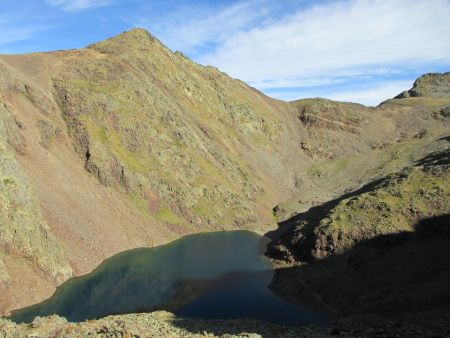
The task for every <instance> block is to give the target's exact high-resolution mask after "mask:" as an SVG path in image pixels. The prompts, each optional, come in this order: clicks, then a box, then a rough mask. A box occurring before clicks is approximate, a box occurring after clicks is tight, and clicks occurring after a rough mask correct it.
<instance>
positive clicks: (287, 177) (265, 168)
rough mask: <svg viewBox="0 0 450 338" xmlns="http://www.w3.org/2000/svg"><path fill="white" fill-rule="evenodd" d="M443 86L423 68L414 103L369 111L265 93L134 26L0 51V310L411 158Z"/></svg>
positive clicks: (265, 222) (262, 222)
mask: <svg viewBox="0 0 450 338" xmlns="http://www.w3.org/2000/svg"><path fill="white" fill-rule="evenodd" d="M448 78H449V74H447V73H446V74H440V75H437V74H434V75H426V76H425V77H423V78H422V80H420V81H419V80H418V81H417V82H416V85H415V87H417V88H420V90H419V89H417V92H418V93H421V94H420V95H409V96H408V97H407V96H406V95H405V97H404V98H401V99H393V100H388V101H386V102H385V103H383V104H382V105H381V106H379V107H377V108H372V107H370V108H369V107H364V106H361V105H357V104H351V103H341V102H333V101H329V100H324V99H307V100H299V101H295V102H289V103H288V102H282V101H279V100H274V99H271V98H269V97H266V96H265V95H263V94H262V93H260V92H258V91H257V90H255V89H254V88H251V87H249V86H247V85H246V84H245V83H243V82H241V81H239V80H235V79H232V78H230V77H228V76H227V75H226V74H224V73H222V72H220V71H219V70H217V69H215V68H213V67H205V66H201V65H198V64H195V63H194V62H192V61H191V60H189V59H188V58H187V57H185V56H184V55H183V54H181V53H179V52H175V53H173V52H171V51H170V50H169V49H167V48H166V47H165V46H163V45H162V44H161V43H160V42H159V41H158V40H157V39H156V38H155V37H153V36H152V35H150V34H149V33H148V32H146V31H145V30H141V29H135V30H132V31H129V32H125V33H123V34H121V35H119V36H116V37H114V38H111V39H109V40H105V41H103V42H100V43H97V44H94V45H91V46H88V47H87V48H84V49H80V50H70V51H58V52H51V53H36V54H29V55H1V56H0V110H1V115H0V123H1V124H0V149H1V150H2V151H1V155H0V156H1V163H0V170H1V171H0V175H1V180H0V187H1V190H0V197H1V199H0V203H1V204H0V206H1V208H2V214H1V218H0V220H1V223H0V281H1V284H0V304H1V305H0V310H1V311H2V312H3V313H8V312H9V311H10V310H11V309H14V308H17V307H22V306H25V305H30V304H32V303H35V302H37V301H39V300H43V299H44V298H47V297H48V296H50V294H51V293H52V292H53V291H54V288H55V287H56V285H58V284H60V283H61V282H62V281H63V280H66V279H67V278H68V277H70V276H71V275H79V274H83V273H86V272H87V271H89V270H91V269H92V268H94V267H95V266H96V265H98V264H99V262H100V261H102V260H103V259H105V258H107V257H109V256H112V255H113V254H115V253H117V252H120V251H123V250H126V249H130V248H135V247H140V246H152V245H158V244H161V243H163V242H166V241H169V240H171V239H174V238H177V237H179V236H181V235H183V234H187V233H192V232H198V231H208V230H214V229H244V228H245V229H252V230H255V231H259V232H261V233H263V232H267V231H269V230H273V229H275V228H276V223H277V220H278V221H282V220H285V219H288V218H289V217H291V216H293V215H295V214H298V213H301V212H304V211H306V210H308V209H309V208H310V207H312V206H315V205H319V204H322V203H324V202H327V201H329V200H332V199H335V198H339V196H341V195H342V194H343V193H348V192H350V191H353V190H355V189H357V188H359V187H361V186H362V185H364V184H365V183H368V182H370V181H371V180H374V179H377V178H382V177H384V176H386V175H388V174H390V173H394V172H397V171H400V170H401V169H403V168H404V167H406V166H408V165H412V164H413V162H414V161H415V160H418V159H419V158H420V157H424V156H425V155H426V154H428V153H430V152H431V151H434V150H436V149H437V148H436V147H438V146H437V145H436V144H437V143H438V142H437V140H438V139H439V138H442V137H443V136H445V135H448V125H449V122H448V117H449V115H450V114H449V113H448V109H450V108H449V107H450V98H448V96H446V95H441V94H439V93H441V92H443V93H446V92H447V91H446V89H445V85H443V83H448ZM446 81H447V82H446ZM428 83H431V84H432V87H433V89H430V90H428V89H426V88H428V87H429V85H428ZM424 88H425V89H424ZM427 90H428V91H427ZM429 91H432V92H433V93H438V94H433V95H431V96H427V95H428V94H426V93H428V92H429ZM413 96H414V97H413ZM446 133H447V134H446ZM435 148H436V149H435ZM414 170H416V169H414ZM414 170H413V171H414ZM414 175H416V174H414ZM420 175H422V174H420ZM423 175H425V176H426V175H428V174H426V173H425V174H423ZM414 177H416V176H414ZM420 177H421V176H420ZM420 179H422V178H420ZM423 179H428V178H426V177H425V178H423ZM298 196H300V197H298ZM358 203H359V202H358ZM361 203H362V202H361ZM274 205H278V206H277V207H276V208H275V216H276V217H274V215H273V213H272V208H273V206H274ZM333 222H334V221H333ZM333 222H331V223H333ZM333 224H334V223H333ZM336 224H337V223H336ZM331 228H332V229H334V228H335V227H330V229H331ZM337 228H338V227H336V229H337ZM330 231H331V230H330ZM333 231H334V230H333ZM350 231H353V230H351V229H350V230H349V232H350ZM333 234H335V232H333ZM333 234H332V236H334V235H333ZM336 234H337V235H336V236H338V232H336ZM286 236H287V235H286ZM283 240H284V242H283V245H284V243H288V242H289V241H290V240H289V238H288V237H284V239H283ZM333 240H334V237H333ZM313 242H314V241H313ZM335 244H336V243H334V242H333V243H331V245H332V246H333V248H334V247H335V246H336V248H341V247H342V250H345V249H346V248H347V247H346V246H345V245H344V244H342V245H341V244H336V245H335ZM328 245H330V243H328V242H326V243H325V242H324V246H325V247H327V246H328ZM286 246H288V245H286ZM339 250H340V249H339ZM294 251H295V250H294ZM24 275H26V276H27V278H26V279H24V278H22V276H24Z"/></svg>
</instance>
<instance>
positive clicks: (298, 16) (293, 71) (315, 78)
mask: <svg viewBox="0 0 450 338" xmlns="http://www.w3.org/2000/svg"><path fill="white" fill-rule="evenodd" d="M280 3H281V4H280ZM283 6H284V7H283ZM449 13H450V0H414V1H410V0H344V1H325V2H315V1H289V0H285V1H283V2H278V1H269V0H248V1H240V2H238V3H234V4H232V5H229V6H227V7H223V8H218V7H215V8H212V7H198V6H195V7H192V6H191V7H190V8H188V9H187V8H178V9H177V10H174V11H172V12H169V14H167V13H166V14H165V15H164V16H162V17H158V18H155V17H152V16H147V17H145V15H144V16H143V17H141V19H140V20H137V21H136V20H135V21H134V23H135V24H138V25H141V26H144V27H146V28H148V29H149V30H150V31H152V32H153V33H154V34H155V35H157V36H158V37H160V38H161V40H162V41H163V42H165V43H166V44H168V45H169V47H171V48H172V49H179V50H182V51H183V52H187V53H188V54H190V55H191V56H193V57H194V58H195V60H196V61H198V62H200V63H203V64H211V65H214V66H216V67H218V68H219V69H221V70H223V71H225V72H227V73H228V74H230V75H231V76H233V77H236V78H239V79H242V80H244V81H246V82H248V83H249V84H251V85H252V86H255V87H256V88H258V89H261V90H265V91H266V92H269V93H270V92H272V91H273V90H276V89H277V88H278V89H280V88H285V89H286V88H292V87H305V88H310V87H314V86H331V87H335V88H336V87H337V86H338V85H339V84H345V83H351V82H353V81H354V80H355V79H357V80H358V82H360V81H361V79H364V78H367V81H368V82H370V81H372V80H374V79H375V78H377V77H378V80H379V78H380V77H383V76H384V75H395V74H397V73H405V74H407V72H408V71H409V70H411V69H415V70H417V69H425V70H427V69H429V67H430V66H436V65H437V66H449V65H450V39H449V38H448V37H449V36H450V20H449ZM281 14H284V15H281ZM405 74H402V75H405ZM390 78H395V77H394V76H390ZM401 78H405V76H402V77H401ZM386 83H387V82H386ZM395 83H396V84H397V85H398V84H400V83H401V82H395ZM346 87H348V86H346ZM408 87H409V86H407V87H406V88H402V90H405V89H407V88H408ZM383 88H386V87H385V86H383ZM383 88H378V89H377V88H373V89H370V90H366V89H365V90H363V91H354V92H353V93H354V94H355V95H356V96H358V98H359V100H361V102H362V101H364V102H365V103H368V102H370V103H371V104H373V103H375V102H376V101H381V100H383V99H386V98H388V97H390V96H392V94H391V92H392V91H393V90H394V88H393V87H392V90H391V91H388V90H387V89H386V90H383ZM389 88H391V87H389ZM397 89H399V88H398V87H397V88H396V89H395V90H397ZM327 90H328V91H329V89H327ZM400 91H401V90H400ZM279 93H281V91H279ZM324 93H325V92H324ZM283 95H284V94H283ZM377 95H379V96H377ZM381 95H389V96H387V97H385V96H381ZM334 97H335V98H338V97H344V96H342V95H341V96H340V95H338V94H336V95H334Z"/></svg>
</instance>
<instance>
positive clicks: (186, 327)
mask: <svg viewBox="0 0 450 338" xmlns="http://www.w3.org/2000/svg"><path fill="white" fill-rule="evenodd" d="M331 331H332V328H329V327H322V328H319V327H303V328H286V327H281V326H276V325H271V324H268V323H264V322H261V321H257V320H245V319H239V320H227V321H221V320H202V319H183V318H176V317H175V316H174V315H173V314H171V313H169V312H164V311H159V312H152V313H142V314H129V315H119V316H109V317H106V318H102V319H99V320H93V321H87V322H82V323H70V322H67V321H66V320H65V319H64V318H61V317H58V316H51V317H45V318H39V317H38V318H36V319H35V320H34V322H33V323H32V324H15V323H12V322H11V321H9V320H5V319H0V335H2V336H3V337H130V338H131V337H224V338H225V337H227V338H231V337H248V338H257V337H324V336H328V335H329V334H330V333H331Z"/></svg>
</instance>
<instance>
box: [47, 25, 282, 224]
mask: <svg viewBox="0 0 450 338" xmlns="http://www.w3.org/2000/svg"><path fill="white" fill-rule="evenodd" d="M85 52H86V53H88V54H89V57H87V58H79V59H70V60H67V61H66V63H65V67H64V73H62V74H60V75H59V76H58V77H56V78H55V80H54V85H55V88H56V92H57V94H58V96H57V97H58V101H59V104H60V106H61V109H62V111H63V114H64V118H65V120H66V122H67V124H68V127H69V132H70V134H71V136H72V138H73V139H74V141H75V142H74V143H75V148H76V150H77V151H78V153H79V155H80V156H81V157H82V158H84V160H85V163H86V164H85V167H86V169H87V170H88V171H89V172H91V173H92V174H94V175H95V176H96V177H98V179H99V181H100V182H101V183H102V184H104V185H107V186H115V187H118V188H120V189H122V190H123V191H124V192H126V193H128V194H130V195H132V196H135V197H134V198H136V197H138V198H140V199H141V200H144V201H145V200H147V201H148V203H149V207H150V209H152V208H151V203H152V201H150V200H149V198H148V196H149V195H152V196H153V195H156V196H157V199H159V200H160V203H161V204H164V205H167V206H170V208H171V217H161V213H162V214H163V215H166V214H168V213H167V210H166V211H165V212H162V211H157V212H156V213H154V212H153V215H154V216H155V217H156V218H158V219H160V220H163V221H171V222H172V221H175V220H176V223H180V220H182V219H183V220H184V222H188V223H194V224H205V223H208V224H211V226H213V227H218V226H221V223H222V220H223V217H220V216H219V215H218V214H217V213H215V212H214V211H213V210H212V212H210V213H206V212H200V213H197V210H199V209H198V208H194V205H206V204H207V202H208V201H210V200H213V201H214V202H215V203H216V204H217V205H219V206H221V210H222V211H223V212H224V213H226V214H227V215H228V216H230V218H231V219H232V223H236V224H249V225H250V224H252V223H253V224H255V223H256V222H260V223H263V224H264V223H265V224H269V223H271V222H272V220H271V219H270V217H269V213H267V215H266V216H264V215H263V216H262V215H261V214H260V213H259V212H257V211H256V208H257V206H256V204H255V201H256V199H257V198H259V196H260V195H261V193H262V191H263V190H264V189H263V188H262V187H261V186H260V185H259V183H258V180H257V178H256V177H254V175H252V174H251V173H250V172H249V169H248V168H247V167H246V166H245V165H244V166H243V165H242V164H241V163H240V162H239V161H240V160H241V159H242V157H241V156H242V154H241V155H238V156H236V153H239V152H240V149H239V148H241V147H243V146H247V147H251V148H255V147H262V148H264V147H271V146H273V144H274V142H276V140H277V139H278V137H279V133H280V131H281V123H280V121H279V120H278V117H276V115H274V113H273V110H272V108H271V107H269V106H268V104H267V103H265V102H264V100H263V99H262V98H261V97H259V96H258V95H255V94H254V93H253V92H252V90H251V89H250V88H249V87H247V86H246V85H244V84H243V83H241V82H240V81H236V80H232V79H230V78H228V77H227V76H225V75H224V74H222V73H220V72H218V71H217V70H215V69H213V68H211V67H203V66H200V65H197V64H195V63H193V62H192V61H190V60H189V59H187V58H185V57H183V56H180V55H179V53H172V52H171V51H169V50H168V49H167V48H165V47H164V46H163V45H161V44H160V42H159V41H158V40H156V39H155V38H154V37H152V36H151V35H149V34H148V33H146V32H145V31H142V30H134V31H130V32H127V33H124V34H122V35H120V36H118V37H116V38H114V39H111V40H106V41H104V42H101V43H98V44H95V45H92V46H90V47H89V48H88V49H87V50H86V51H85ZM245 91H247V92H250V93H248V94H247V95H242V92H245ZM250 94H251V95H250ZM219 126H220V128H219ZM249 197H250V198H249ZM143 204H145V203H141V205H143ZM153 209H154V208H153ZM261 216H262V217H261ZM258 219H259V220H258Z"/></svg>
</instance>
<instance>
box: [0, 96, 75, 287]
mask: <svg viewBox="0 0 450 338" xmlns="http://www.w3.org/2000/svg"><path fill="white" fill-rule="evenodd" d="M14 139H20V134H19V132H18V127H17V125H16V122H15V121H14V118H13V115H12V114H11V113H10V112H9V110H8V109H7V107H6V106H5V105H3V104H0V247H1V248H2V251H1V256H0V282H3V283H7V280H8V274H7V269H6V267H5V265H4V264H3V259H2V257H5V256H13V257H18V258H19V257H20V258H24V259H25V260H27V261H28V262H29V263H30V264H31V265H32V266H36V267H37V268H38V269H40V270H41V271H42V272H43V274H44V275H45V276H47V277H49V278H51V279H53V280H55V281H59V282H60V281H63V280H65V279H67V278H68V277H70V276H71V274H72V270H71V268H70V266H69V264H68V262H67V260H66V257H65V255H64V252H63V250H62V248H61V245H60V244H58V242H57V241H56V239H55V238H54V237H53V236H52V235H51V233H50V231H49V227H48V225H47V224H46V222H45V220H44V219H43V217H42V215H41V211H40V207H39V201H38V199H37V196H36V194H35V193H34V191H33V188H32V186H31V183H30V181H29V180H28V178H27V177H26V175H25V173H24V172H23V169H22V168H21V166H20V165H19V164H18V162H17V161H16V158H15V153H14V151H13V147H12V146H11V144H10V143H11V140H14Z"/></svg>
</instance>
